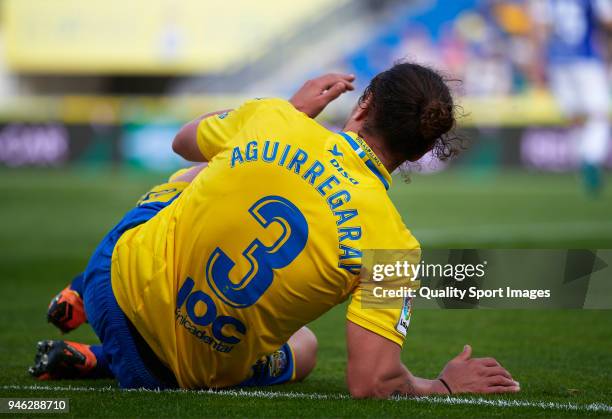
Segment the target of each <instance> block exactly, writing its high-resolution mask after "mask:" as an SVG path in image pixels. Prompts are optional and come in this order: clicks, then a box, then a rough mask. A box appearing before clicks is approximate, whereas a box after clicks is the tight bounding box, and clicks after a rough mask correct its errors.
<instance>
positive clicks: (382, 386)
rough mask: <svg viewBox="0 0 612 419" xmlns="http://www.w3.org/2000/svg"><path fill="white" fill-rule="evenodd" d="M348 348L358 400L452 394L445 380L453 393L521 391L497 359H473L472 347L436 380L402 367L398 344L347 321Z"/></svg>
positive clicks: (350, 377)
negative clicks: (420, 375)
mask: <svg viewBox="0 0 612 419" xmlns="http://www.w3.org/2000/svg"><path fill="white" fill-rule="evenodd" d="M347 345H348V367H347V384H348V388H349V391H350V393H351V396H352V397H354V398H387V397H389V396H391V395H409V396H427V395H431V394H449V390H448V389H447V387H446V386H445V385H444V384H443V382H442V380H443V381H444V382H446V384H447V385H448V387H450V389H451V391H452V393H453V394H457V393H509V392H517V391H519V390H520V388H519V384H518V383H517V382H516V381H514V380H513V379H512V376H511V375H510V373H509V372H508V371H506V369H504V368H503V367H502V366H500V365H499V363H498V362H497V361H496V360H495V359H493V358H471V354H472V348H471V347H470V346H469V345H466V346H465V348H464V350H463V352H461V353H460V354H459V355H457V356H456V357H455V358H453V359H451V360H450V361H449V362H448V363H447V364H446V366H445V367H444V369H443V370H442V372H441V373H440V375H439V378H438V379H435V380H428V379H424V378H419V377H416V376H414V375H413V374H412V373H411V372H410V371H409V370H408V368H406V367H405V366H404V365H403V364H402V362H401V359H400V353H401V347H400V346H399V345H398V344H397V343H395V342H393V341H391V340H389V339H386V338H384V337H382V336H380V335H378V334H376V333H374V332H371V331H369V330H367V329H365V328H363V327H361V326H358V325H357V324H355V323H353V322H351V321H348V322H347ZM440 379H442V380H440Z"/></svg>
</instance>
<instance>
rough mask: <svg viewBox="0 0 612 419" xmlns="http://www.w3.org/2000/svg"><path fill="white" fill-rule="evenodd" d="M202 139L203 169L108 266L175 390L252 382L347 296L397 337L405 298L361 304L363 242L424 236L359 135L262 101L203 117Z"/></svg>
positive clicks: (124, 241)
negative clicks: (415, 230) (407, 219)
mask: <svg viewBox="0 0 612 419" xmlns="http://www.w3.org/2000/svg"><path fill="white" fill-rule="evenodd" d="M198 145H199V148H200V150H201V151H202V154H203V155H204V156H205V157H206V159H207V160H208V161H209V162H210V164H209V167H208V168H207V169H205V170H203V171H202V172H201V173H200V174H199V175H198V176H197V177H196V178H195V179H194V180H193V182H192V183H191V184H190V185H189V186H187V187H186V188H185V189H184V191H183V192H182V194H181V195H180V196H179V197H178V198H177V199H176V200H175V201H174V202H172V203H171V204H170V205H168V206H167V207H166V208H164V209H163V210H161V211H160V212H159V213H158V214H157V215H156V216H155V217H153V218H152V219H151V220H149V221H148V222H146V223H144V224H142V225H140V226H138V227H136V228H133V229H131V230H129V231H127V232H126V233H124V234H123V236H122V237H121V238H120V240H119V241H118V243H117V245H116V247H115V251H114V253H113V263H112V285H113V290H114V293H115V296H116V298H117V300H118V302H119V305H120V306H121V308H122V310H123V311H124V312H125V314H126V315H127V317H128V318H129V319H130V320H131V321H132V322H133V324H134V325H135V326H136V327H137V329H138V330H139V332H140V333H141V334H142V336H143V337H144V338H145V340H146V341H147V343H148V344H149V345H150V347H151V348H152V349H153V351H154V352H155V353H156V354H157V356H158V357H159V358H160V359H161V360H162V361H163V362H165V363H166V364H167V366H168V367H169V368H170V369H171V370H172V371H173V372H174V374H175V375H176V378H177V380H178V382H179V384H180V385H181V387H184V388H198V387H225V386H232V385H236V384H238V383H240V382H242V381H244V380H245V379H247V378H248V377H249V376H250V374H251V366H252V365H253V364H254V363H255V361H256V360H257V359H259V358H260V357H261V356H263V355H266V354H269V353H271V352H273V351H275V350H276V349H278V348H279V347H280V346H281V345H282V344H283V343H285V342H286V341H287V340H288V339H289V337H290V336H291V335H292V334H293V333H294V332H296V331H297V330H298V329H299V328H300V327H301V326H303V325H305V324H307V323H309V322H310V321H312V320H314V319H316V318H317V317H319V316H320V315H321V314H323V313H325V312H326V311H327V310H328V309H330V308H331V307H333V306H335V305H337V304H339V303H341V302H342V301H344V300H345V299H346V298H347V297H348V296H350V295H351V294H353V295H354V298H353V301H352V302H351V304H350V305H349V308H348V314H347V318H348V319H349V320H351V321H353V322H355V323H357V324H359V325H361V326H362V327H365V328H366V329H369V330H372V331H373V332H375V333H377V334H380V335H382V336H384V337H386V338H388V339H390V340H392V341H393V342H396V343H397V344H399V345H402V343H403V340H404V335H405V328H402V327H399V326H398V322H399V321H400V318H401V316H402V313H401V312H402V310H401V309H399V308H398V309H384V310H383V309H381V310H372V309H369V310H365V309H362V307H361V304H359V280H358V274H359V272H360V268H361V256H362V250H363V249H396V248H400V249H415V248H418V247H419V244H418V243H417V241H416V240H415V239H414V237H413V236H412V235H411V234H410V232H409V231H408V230H407V229H406V227H405V226H404V224H403V223H402V220H401V218H400V216H399V214H398V213H397V211H396V209H395V207H394V206H393V204H392V203H391V201H390V199H389V197H388V195H387V191H386V188H387V187H388V186H389V184H390V183H391V177H390V176H389V173H387V171H386V170H385V168H384V166H383V165H382V164H381V162H380V160H379V159H378V158H377V157H376V156H375V155H374V153H373V152H372V151H371V150H370V149H369V147H368V146H367V144H365V142H364V141H363V140H362V139H360V138H358V137H357V135H355V134H354V133H350V132H349V133H335V132H331V131H329V130H327V129H326V128H324V127H323V126H321V125H320V124H318V123H317V122H315V121H314V120H313V119H311V118H309V117H307V116H306V115H305V114H303V113H301V112H299V111H297V110H296V109H295V108H294V107H293V106H292V105H291V104H290V103H289V102H287V101H285V100H281V99H262V100H253V101H249V102H246V103H245V104H244V105H242V106H241V107H240V108H239V109H237V110H234V111H231V112H228V113H225V114H220V115H218V116H213V117H209V118H206V119H204V120H202V122H201V123H200V125H199V127H198ZM338 327H339V328H340V327H342V326H341V325H338ZM338 330H340V329H338ZM339 333H340V332H339Z"/></svg>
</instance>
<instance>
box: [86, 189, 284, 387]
mask: <svg viewBox="0 0 612 419" xmlns="http://www.w3.org/2000/svg"><path fill="white" fill-rule="evenodd" d="M177 186H178V187H177ZM185 186H186V184H179V185H177V184H165V185H160V186H158V187H156V188H154V189H153V190H152V191H151V192H149V193H148V194H146V195H145V196H144V197H143V198H142V199H141V200H140V201H139V203H138V206H137V207H136V208H134V209H132V210H130V211H129V212H128V213H127V214H126V215H125V216H124V217H123V219H122V220H121V221H120V222H119V223H118V224H117V225H116V226H115V227H114V228H113V229H112V230H111V231H110V232H109V233H108V234H107V235H106V236H105V237H104V239H103V240H102V242H101V243H100V244H99V245H98V247H97V248H96V250H95V251H94V253H93V256H92V257H91V259H90V260H89V263H88V265H87V268H86V269H85V272H84V279H83V301H84V303H85V312H86V314H87V319H88V321H89V323H90V325H91V327H92V328H93V329H94V331H95V332H96V335H98V338H99V339H100V342H102V349H103V352H104V354H105V356H106V358H107V361H108V363H109V366H110V369H111V372H112V373H113V375H114V376H115V378H116V379H117V381H118V382H119V386H120V387H121V388H147V389H168V388H176V387H178V384H177V383H176V379H175V377H174V375H173V374H172V372H170V371H169V370H168V369H167V368H166V367H165V366H163V365H162V364H161V361H159V359H157V357H156V356H155V355H154V354H153V352H152V350H151V349H150V348H149V347H148V346H147V345H146V342H144V339H143V338H142V337H141V336H140V335H139V334H138V331H137V330H136V329H135V327H134V326H133V325H132V324H131V322H130V321H129V319H128V318H127V317H126V316H125V314H124V313H123V311H122V310H121V308H120V307H119V304H118V303H117V300H116V298H115V295H114V294H113V289H112V285H111V258H112V255H113V250H114V248H115V245H116V244H117V241H118V240H119V238H120V237H121V235H122V234H123V233H124V232H126V231H127V230H129V229H131V228H134V227H136V226H138V225H140V224H142V223H145V222H147V221H148V220H150V219H151V218H153V217H154V216H155V215H156V214H157V213H158V212H159V211H161V210H162V209H163V208H165V207H166V206H168V205H170V204H171V203H172V202H173V201H174V200H175V199H176V198H177V197H178V196H179V195H180V193H181V192H182V190H183V189H184V188H185ZM160 197H161V198H160ZM267 361H268V362H267V363H263V365H262V362H258V363H256V364H255V365H254V366H253V377H251V378H250V379H248V380H246V381H245V382H243V383H242V384H241V386H265V385H272V384H280V383H283V382H287V381H290V380H291V379H292V377H293V372H294V369H295V368H294V364H295V361H294V357H293V353H292V350H291V348H290V347H289V345H288V344H284V345H283V346H282V347H281V348H280V349H279V350H278V351H276V352H275V353H274V354H272V355H269V356H268V357H267Z"/></svg>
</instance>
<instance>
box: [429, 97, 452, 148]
mask: <svg viewBox="0 0 612 419" xmlns="http://www.w3.org/2000/svg"><path fill="white" fill-rule="evenodd" d="M454 124H455V117H454V116H453V104H452V102H451V103H446V102H442V101H441V100H438V99H433V100H431V101H430V102H429V103H427V104H426V105H425V106H424V107H423V112H422V113H421V121H420V125H421V135H422V136H423V138H424V139H425V140H428V139H429V140H435V139H436V138H438V137H440V136H442V135H444V134H445V133H447V132H448V131H450V130H451V129H452V128H453V125H454Z"/></svg>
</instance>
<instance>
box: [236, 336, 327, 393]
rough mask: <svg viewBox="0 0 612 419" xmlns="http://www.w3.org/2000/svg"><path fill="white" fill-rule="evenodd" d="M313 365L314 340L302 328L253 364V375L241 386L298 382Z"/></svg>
mask: <svg viewBox="0 0 612 419" xmlns="http://www.w3.org/2000/svg"><path fill="white" fill-rule="evenodd" d="M316 362H317V337H316V336H315V334H314V333H312V331H311V330H310V329H308V328H307V327H306V326H304V327H302V328H301V329H300V330H298V331H297V332H295V333H294V334H293V335H292V336H291V337H290V338H289V341H288V342H287V343H285V344H284V345H283V346H281V347H280V349H278V350H277V351H275V352H273V353H272V354H270V355H267V356H263V357H261V359H259V360H258V361H257V362H256V363H255V365H253V375H252V376H251V378H249V379H248V380H246V381H244V382H243V383H241V384H240V386H241V387H251V386H271V385H276V384H283V383H288V382H290V381H302V380H304V379H305V378H306V377H307V376H308V374H310V373H311V372H312V370H313V369H314V367H315V365H316Z"/></svg>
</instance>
